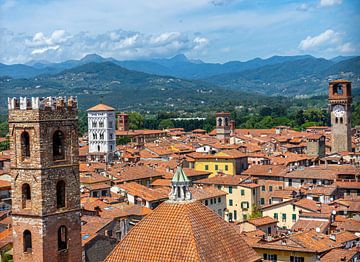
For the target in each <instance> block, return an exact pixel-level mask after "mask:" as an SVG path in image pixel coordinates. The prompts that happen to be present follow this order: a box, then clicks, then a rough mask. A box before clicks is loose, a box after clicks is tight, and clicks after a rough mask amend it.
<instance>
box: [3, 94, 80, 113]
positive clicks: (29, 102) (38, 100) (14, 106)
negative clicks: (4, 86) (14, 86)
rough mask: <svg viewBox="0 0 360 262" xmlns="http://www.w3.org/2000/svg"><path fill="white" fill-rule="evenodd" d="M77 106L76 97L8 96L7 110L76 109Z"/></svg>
mask: <svg viewBox="0 0 360 262" xmlns="http://www.w3.org/2000/svg"><path fill="white" fill-rule="evenodd" d="M77 107H78V104H77V97H75V96H70V97H68V98H67V97H66V96H59V97H53V96H49V97H31V98H28V97H20V98H16V97H9V98H8V109H9V110H49V109H50V110H56V109H65V110H74V109H75V110H76V109H77Z"/></svg>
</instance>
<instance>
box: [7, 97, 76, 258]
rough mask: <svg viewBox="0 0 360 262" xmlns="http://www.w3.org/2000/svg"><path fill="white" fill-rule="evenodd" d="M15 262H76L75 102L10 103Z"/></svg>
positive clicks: (12, 100) (26, 100) (14, 100)
mask: <svg viewBox="0 0 360 262" xmlns="http://www.w3.org/2000/svg"><path fill="white" fill-rule="evenodd" d="M8 108H9V133H10V149H11V153H12V155H11V176H12V185H11V186H12V221H13V239H14V243H13V255H14V261H34V262H35V261H36V262H50V261H51V262H60V261H64V262H70V261H71V262H73V261H74V262H78V261H81V250H82V247H81V222H80V180H79V163H78V155H79V152H78V131H77V130H78V128H77V101H76V98H73V97H70V98H65V97H56V98H55V97H47V98H38V97H32V98H31V99H29V98H23V97H20V99H18V98H9V99H8Z"/></svg>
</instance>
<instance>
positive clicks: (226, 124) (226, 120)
mask: <svg viewBox="0 0 360 262" xmlns="http://www.w3.org/2000/svg"><path fill="white" fill-rule="evenodd" d="M228 125H229V118H227V117H225V126H228Z"/></svg>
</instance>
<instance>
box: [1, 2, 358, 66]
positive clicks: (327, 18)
mask: <svg viewBox="0 0 360 262" xmlns="http://www.w3.org/2000/svg"><path fill="white" fill-rule="evenodd" d="M359 28H360V1H359V0H310V1H305V0H302V1H301V0H300V1H295V0H294V1H292V0H271V1H270V0H132V1H129V0H128V1H122V0H84V1H80V0H79V1H75V0H0V62H2V63H7V64H13V63H24V62H27V61H30V60H47V61H52V62H57V61H63V60H67V59H80V58H82V57H83V56H85V55H86V54H89V53H97V54H100V55H102V56H104V57H114V58H116V59H121V60H125V59H149V58H159V57H171V56H174V55H176V54H179V53H184V54H186V55H187V56H188V57H190V58H193V59H202V60H204V61H207V62H225V61H229V60H241V61H243V60H248V59H252V58H255V57H262V58H266V57H270V56H273V55H296V54H311V55H314V56H317V57H325V58H331V57H334V56H338V55H355V54H356V55H358V54H359V53H360V30H359Z"/></svg>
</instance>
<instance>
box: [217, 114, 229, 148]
mask: <svg viewBox="0 0 360 262" xmlns="http://www.w3.org/2000/svg"><path fill="white" fill-rule="evenodd" d="M230 132H231V131H230V113H227V112H219V113H216V138H217V139H219V140H220V141H221V142H222V143H229V141H230Z"/></svg>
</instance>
